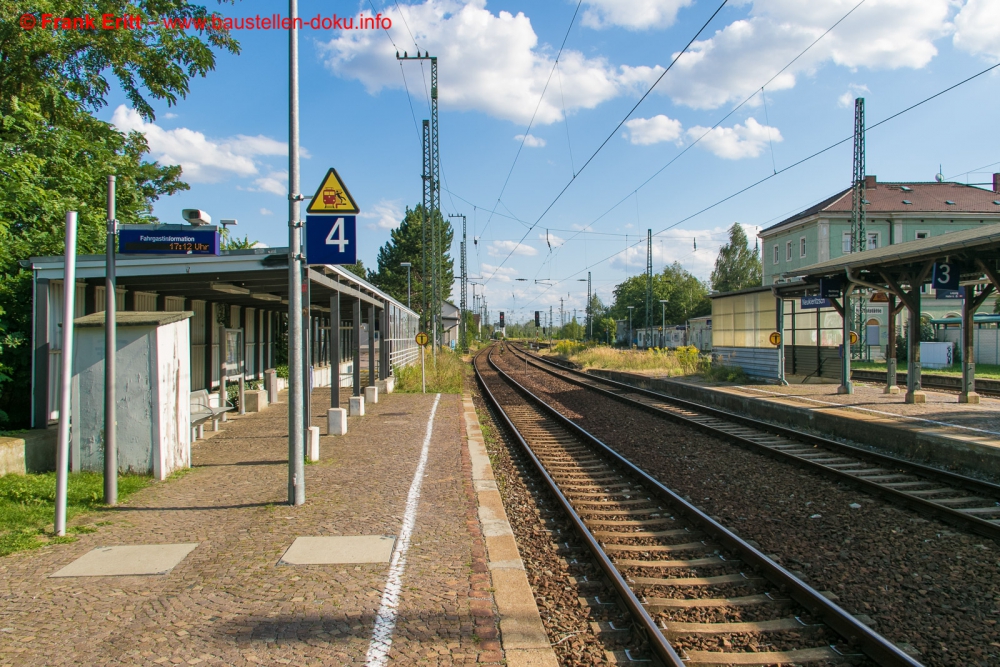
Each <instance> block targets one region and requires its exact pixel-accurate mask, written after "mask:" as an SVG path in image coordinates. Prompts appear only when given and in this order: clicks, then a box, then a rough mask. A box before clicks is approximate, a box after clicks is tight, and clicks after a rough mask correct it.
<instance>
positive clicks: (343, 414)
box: [326, 408, 347, 435]
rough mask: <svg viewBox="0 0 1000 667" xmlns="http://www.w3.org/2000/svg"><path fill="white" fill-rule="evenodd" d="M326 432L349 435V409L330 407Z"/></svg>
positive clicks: (327, 412)
mask: <svg viewBox="0 0 1000 667" xmlns="http://www.w3.org/2000/svg"><path fill="white" fill-rule="evenodd" d="M326 434H327V435H347V410H345V409H344V408H330V409H329V410H327V411H326Z"/></svg>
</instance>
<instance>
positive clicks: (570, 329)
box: [557, 317, 584, 340]
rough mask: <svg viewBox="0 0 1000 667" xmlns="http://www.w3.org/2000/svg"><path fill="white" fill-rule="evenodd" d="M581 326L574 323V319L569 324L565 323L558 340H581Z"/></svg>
mask: <svg viewBox="0 0 1000 667" xmlns="http://www.w3.org/2000/svg"><path fill="white" fill-rule="evenodd" d="M583 333H584V332H583V325H582V324H580V323H579V322H577V321H576V318H575V317H574V318H573V320H572V321H571V322H567V323H566V324H565V325H564V326H563V327H562V328H561V329H560V330H559V334H558V336H557V337H558V338H565V339H567V340H583Z"/></svg>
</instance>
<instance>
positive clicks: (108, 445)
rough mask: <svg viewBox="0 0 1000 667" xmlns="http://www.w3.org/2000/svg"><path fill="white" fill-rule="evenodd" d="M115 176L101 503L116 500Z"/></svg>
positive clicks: (106, 307)
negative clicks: (102, 499)
mask: <svg viewBox="0 0 1000 667" xmlns="http://www.w3.org/2000/svg"><path fill="white" fill-rule="evenodd" d="M115 213H116V211H115V177H114V176H108V232H107V246H106V249H105V255H104V266H105V273H104V503H105V504H106V505H117V504H118V428H117V423H118V421H117V420H118V417H117V414H116V411H117V405H115V401H116V400H117V399H116V397H115V389H116V387H115V372H116V371H115V361H116V359H115V357H116V356H117V351H118V329H117V327H116V322H115V316H116V312H117V306H118V304H117V302H116V297H117V292H116V287H115V283H116V282H117V281H116V280H115V236H116V235H117V232H118V229H117V228H118V222H117V221H116V220H115Z"/></svg>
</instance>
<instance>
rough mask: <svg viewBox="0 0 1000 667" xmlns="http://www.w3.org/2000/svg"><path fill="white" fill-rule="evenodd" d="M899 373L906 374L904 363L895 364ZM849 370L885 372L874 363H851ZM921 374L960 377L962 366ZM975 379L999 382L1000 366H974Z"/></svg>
mask: <svg viewBox="0 0 1000 667" xmlns="http://www.w3.org/2000/svg"><path fill="white" fill-rule="evenodd" d="M896 366H897V368H898V369H899V370H900V371H901V372H906V362H905V361H900V362H898V363H897V364H896ZM851 368H855V369H857V370H859V371H882V372H883V373H884V372H885V363H884V362H883V363H879V362H876V361H852V362H851ZM922 373H923V374H925V375H926V374H933V375H955V376H961V375H962V364H952V365H951V366H949V367H948V368H926V367H925V368H923V369H922ZM976 377H977V378H982V379H984V380H1000V366H997V365H994V364H976Z"/></svg>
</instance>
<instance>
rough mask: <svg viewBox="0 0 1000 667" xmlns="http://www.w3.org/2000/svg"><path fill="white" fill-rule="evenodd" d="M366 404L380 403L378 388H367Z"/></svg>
mask: <svg viewBox="0 0 1000 667" xmlns="http://www.w3.org/2000/svg"><path fill="white" fill-rule="evenodd" d="M365 402H366V403H372V404H374V403H378V387H365Z"/></svg>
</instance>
